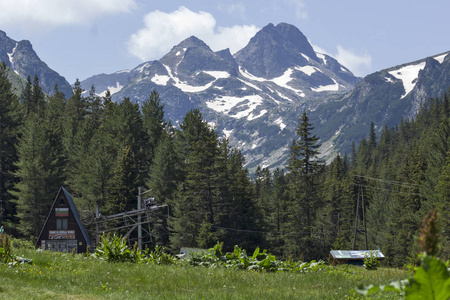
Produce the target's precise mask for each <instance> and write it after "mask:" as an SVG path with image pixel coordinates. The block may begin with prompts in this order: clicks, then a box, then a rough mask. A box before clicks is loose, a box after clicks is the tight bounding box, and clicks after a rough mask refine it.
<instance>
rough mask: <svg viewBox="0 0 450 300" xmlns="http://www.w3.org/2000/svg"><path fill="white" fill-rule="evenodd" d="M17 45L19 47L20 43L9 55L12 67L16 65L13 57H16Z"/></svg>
mask: <svg viewBox="0 0 450 300" xmlns="http://www.w3.org/2000/svg"><path fill="white" fill-rule="evenodd" d="M17 45H19V43H16V46H15V47H14V48H13V49H12V52H11V53H8V57H9V62H10V63H11V65H13V64H14V59H13V55H14V52H16V49H17Z"/></svg>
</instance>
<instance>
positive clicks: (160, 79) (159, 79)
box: [150, 74, 170, 85]
mask: <svg viewBox="0 0 450 300" xmlns="http://www.w3.org/2000/svg"><path fill="white" fill-rule="evenodd" d="M150 80H151V81H153V82H154V83H156V84H157V85H167V82H168V81H169V80H170V77H169V76H167V75H158V74H155V76H153V77H152V79H150Z"/></svg>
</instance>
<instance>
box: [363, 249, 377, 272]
mask: <svg viewBox="0 0 450 300" xmlns="http://www.w3.org/2000/svg"><path fill="white" fill-rule="evenodd" d="M379 266H380V261H379V260H378V256H377V254H376V252H375V251H370V253H369V254H368V255H366V256H365V257H364V267H365V268H366V269H367V270H376V269H378V267H379Z"/></svg>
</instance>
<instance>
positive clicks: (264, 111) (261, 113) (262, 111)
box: [247, 109, 267, 121]
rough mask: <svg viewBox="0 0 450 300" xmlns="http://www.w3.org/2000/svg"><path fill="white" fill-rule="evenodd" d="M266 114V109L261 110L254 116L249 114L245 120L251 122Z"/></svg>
mask: <svg viewBox="0 0 450 300" xmlns="http://www.w3.org/2000/svg"><path fill="white" fill-rule="evenodd" d="M266 113H267V110H266V109H263V110H261V111H260V112H259V113H258V114H256V115H255V114H253V113H251V114H249V115H248V117H247V120H249V121H251V120H254V119H258V118H259V117H262V116H264V115H265V114H266Z"/></svg>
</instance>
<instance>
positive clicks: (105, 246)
mask: <svg viewBox="0 0 450 300" xmlns="http://www.w3.org/2000/svg"><path fill="white" fill-rule="evenodd" d="M94 256H96V257H98V258H100V259H103V260H106V261H107V262H126V261H128V262H135V261H136V257H135V255H134V253H133V251H132V250H130V249H129V248H128V246H127V244H126V239H124V238H122V237H119V236H117V235H116V234H113V235H111V234H108V235H105V234H103V235H102V242H101V243H100V245H99V246H98V247H97V248H96V249H95V253H94Z"/></svg>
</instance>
